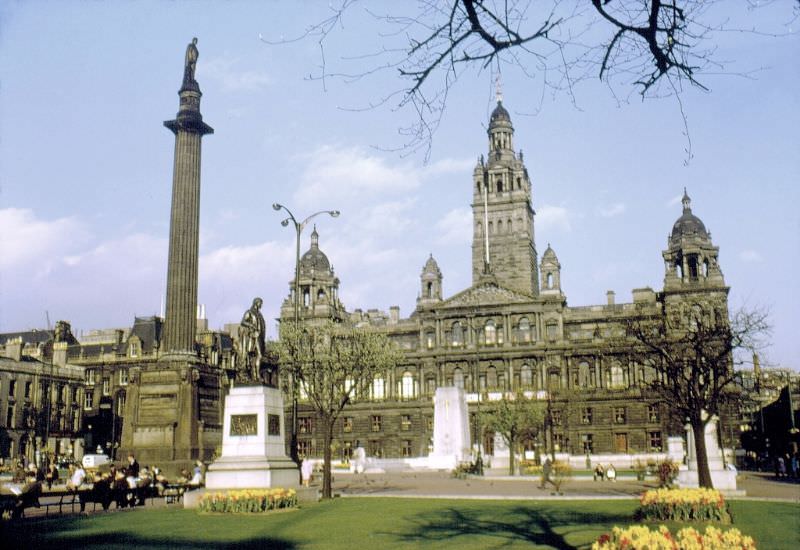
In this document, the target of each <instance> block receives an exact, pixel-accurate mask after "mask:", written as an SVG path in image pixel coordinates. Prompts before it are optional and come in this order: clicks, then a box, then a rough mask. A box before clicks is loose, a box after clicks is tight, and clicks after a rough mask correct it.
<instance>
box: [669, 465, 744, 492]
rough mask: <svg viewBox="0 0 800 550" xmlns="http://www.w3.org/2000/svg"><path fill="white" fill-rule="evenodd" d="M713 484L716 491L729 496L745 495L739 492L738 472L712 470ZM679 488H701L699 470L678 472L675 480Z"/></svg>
mask: <svg viewBox="0 0 800 550" xmlns="http://www.w3.org/2000/svg"><path fill="white" fill-rule="evenodd" d="M710 473H711V483H713V484H714V489H718V490H719V491H720V492H722V493H724V494H727V495H733V494H736V495H739V494H744V491H739V490H738V489H737V488H736V487H737V486H736V470H711V472H710ZM675 481H676V482H677V484H678V486H679V487H682V488H689V487H699V486H700V482H699V481H698V475H697V470H689V469H686V470H681V471H680V472H678V478H677V479H676V480H675Z"/></svg>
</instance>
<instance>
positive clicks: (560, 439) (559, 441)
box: [553, 434, 564, 451]
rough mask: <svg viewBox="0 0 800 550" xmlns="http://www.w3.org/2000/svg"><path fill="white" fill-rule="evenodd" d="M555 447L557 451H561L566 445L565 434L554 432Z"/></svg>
mask: <svg viewBox="0 0 800 550" xmlns="http://www.w3.org/2000/svg"><path fill="white" fill-rule="evenodd" d="M553 447H554V448H555V450H556V451H561V449H562V448H563V447H564V434H553Z"/></svg>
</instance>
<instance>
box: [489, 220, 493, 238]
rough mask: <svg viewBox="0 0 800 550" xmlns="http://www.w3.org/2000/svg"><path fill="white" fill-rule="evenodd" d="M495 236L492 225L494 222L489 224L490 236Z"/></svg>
mask: <svg viewBox="0 0 800 550" xmlns="http://www.w3.org/2000/svg"><path fill="white" fill-rule="evenodd" d="M493 234H494V226H493V225H492V222H489V235H493Z"/></svg>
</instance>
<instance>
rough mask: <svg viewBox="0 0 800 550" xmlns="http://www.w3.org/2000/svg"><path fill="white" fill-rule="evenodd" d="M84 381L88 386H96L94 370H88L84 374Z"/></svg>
mask: <svg viewBox="0 0 800 550" xmlns="http://www.w3.org/2000/svg"><path fill="white" fill-rule="evenodd" d="M83 379H84V381H85V382H86V385H87V386H93V385H94V369H86V371H85V372H84V374H83Z"/></svg>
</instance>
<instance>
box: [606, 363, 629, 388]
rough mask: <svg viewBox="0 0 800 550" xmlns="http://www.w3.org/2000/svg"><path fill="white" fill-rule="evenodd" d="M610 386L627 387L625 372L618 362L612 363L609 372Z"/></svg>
mask: <svg viewBox="0 0 800 550" xmlns="http://www.w3.org/2000/svg"><path fill="white" fill-rule="evenodd" d="M608 376H609V382H608V387H609V388H617V389H619V388H624V387H625V373H624V371H623V370H622V367H620V366H619V365H618V364H615V365H612V366H611V369H610V370H609V373H608Z"/></svg>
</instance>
